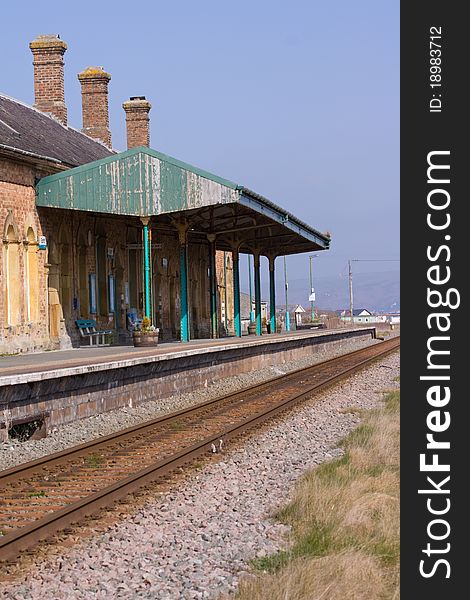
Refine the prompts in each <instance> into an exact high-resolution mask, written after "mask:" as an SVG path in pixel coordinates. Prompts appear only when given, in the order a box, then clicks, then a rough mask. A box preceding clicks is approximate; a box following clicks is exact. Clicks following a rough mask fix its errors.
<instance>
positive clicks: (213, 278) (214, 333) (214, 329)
mask: <svg viewBox="0 0 470 600" xmlns="http://www.w3.org/2000/svg"><path fill="white" fill-rule="evenodd" d="M215 238H216V236H215V234H214V233H209V234H208V235H207V239H208V240H209V273H210V278H209V279H210V284H211V337H212V338H217V337H218V329H219V328H218V318H217V273H216V263H215Z"/></svg>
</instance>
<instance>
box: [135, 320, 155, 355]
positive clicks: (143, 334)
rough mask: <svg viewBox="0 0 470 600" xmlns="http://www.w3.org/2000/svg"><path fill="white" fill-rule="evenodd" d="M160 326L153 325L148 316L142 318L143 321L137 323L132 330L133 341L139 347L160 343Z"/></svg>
mask: <svg viewBox="0 0 470 600" xmlns="http://www.w3.org/2000/svg"><path fill="white" fill-rule="evenodd" d="M158 332H159V329H158V327H155V326H154V325H152V323H151V321H150V319H149V318H148V317H144V318H143V319H142V323H137V324H136V325H135V326H134V329H133V331H132V341H133V342H134V346H136V347H137V348H146V347H148V346H156V345H157V344H158Z"/></svg>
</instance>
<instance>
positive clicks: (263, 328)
mask: <svg viewBox="0 0 470 600" xmlns="http://www.w3.org/2000/svg"><path fill="white" fill-rule="evenodd" d="M261 333H268V323H267V321H266V317H263V319H262V321H261Z"/></svg>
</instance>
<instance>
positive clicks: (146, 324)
mask: <svg viewBox="0 0 470 600" xmlns="http://www.w3.org/2000/svg"><path fill="white" fill-rule="evenodd" d="M134 331H135V332H136V333H141V334H142V333H143V334H146V333H155V332H157V333H158V328H157V327H155V325H152V323H151V321H150V319H149V318H148V317H144V318H143V319H142V321H141V323H136V324H135V326H134Z"/></svg>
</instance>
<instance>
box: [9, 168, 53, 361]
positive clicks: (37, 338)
mask: <svg viewBox="0 0 470 600" xmlns="http://www.w3.org/2000/svg"><path fill="white" fill-rule="evenodd" d="M39 174H41V175H44V174H43V173H39V172H38V171H37V170H36V169H34V168H32V167H30V166H28V165H25V164H22V163H16V162H14V161H11V160H0V231H1V234H2V243H1V244H0V353H9V352H18V351H23V352H26V351H31V350H35V349H38V348H45V347H50V342H49V337H48V331H47V319H46V315H47V295H46V270H47V269H46V253H45V252H44V251H41V250H38V249H37V245H35V246H34V248H31V250H32V251H35V252H37V257H38V275H39V281H38V285H39V296H38V302H39V310H38V317H39V318H38V320H37V321H35V322H31V321H29V320H28V315H27V307H26V279H27V277H26V260H27V251H28V240H27V233H28V229H29V228H32V229H33V231H34V234H35V239H36V240H37V238H38V236H40V235H43V231H42V226H41V223H40V221H39V218H38V214H37V212H36V206H35V190H34V178H35V176H38V175H39ZM10 225H11V226H12V227H13V229H14V230H15V234H16V235H15V237H16V238H17V242H18V250H19V280H20V282H22V283H23V284H24V285H22V286H21V289H20V296H21V297H20V298H19V304H20V319H19V321H20V322H19V323H18V324H15V325H10V324H9V323H8V319H7V293H6V292H7V290H6V269H7V265H6V256H7V240H6V233H7V229H8V227H9V226H10Z"/></svg>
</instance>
